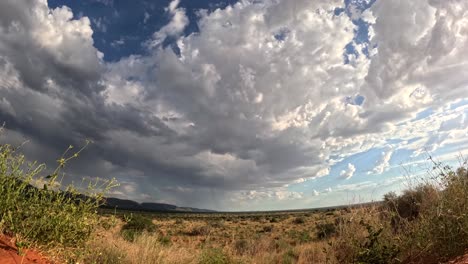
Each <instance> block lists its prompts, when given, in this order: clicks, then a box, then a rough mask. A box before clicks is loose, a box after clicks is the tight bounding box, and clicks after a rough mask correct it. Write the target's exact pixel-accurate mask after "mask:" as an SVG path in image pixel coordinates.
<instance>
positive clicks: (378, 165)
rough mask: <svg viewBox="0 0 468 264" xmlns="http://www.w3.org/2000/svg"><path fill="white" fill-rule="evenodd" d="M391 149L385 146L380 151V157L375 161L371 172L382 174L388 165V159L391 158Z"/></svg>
mask: <svg viewBox="0 0 468 264" xmlns="http://www.w3.org/2000/svg"><path fill="white" fill-rule="evenodd" d="M392 154H393V150H392V148H391V147H387V148H386V149H385V150H384V151H382V152H381V153H380V157H379V158H378V159H377V161H376V162H375V167H374V169H373V170H372V173H375V174H382V173H383V172H384V171H385V170H386V169H387V168H388V167H389V166H390V164H389V161H390V159H391V158H392Z"/></svg>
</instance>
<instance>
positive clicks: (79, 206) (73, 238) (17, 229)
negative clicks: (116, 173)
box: [0, 142, 116, 249]
mask: <svg viewBox="0 0 468 264" xmlns="http://www.w3.org/2000/svg"><path fill="white" fill-rule="evenodd" d="M88 143H89V142H87V144H88ZM72 148H73V147H72V146H70V147H69V148H68V149H67V151H65V153H64V154H63V155H62V157H61V158H60V159H59V160H58V161H57V162H58V163H59V165H58V166H57V168H56V169H55V170H54V171H53V173H52V174H50V175H48V176H46V177H40V176H39V175H40V174H41V173H42V172H43V171H44V169H45V165H44V164H37V163H35V162H34V163H27V162H26V159H25V157H24V156H23V155H22V154H20V153H18V152H17V149H15V148H13V147H12V146H10V145H0V226H1V227H2V228H3V229H4V231H6V232H10V233H13V234H15V235H16V237H17V239H18V240H19V242H18V243H19V244H20V246H23V245H26V244H28V242H35V243H39V244H42V245H48V246H54V245H63V246H74V247H77V246H82V245H84V242H85V241H87V240H88V238H89V236H90V235H91V233H92V231H93V230H94V228H95V227H96V224H97V214H96V210H97V208H98V207H99V205H101V204H102V202H103V194H104V193H105V192H107V191H108V190H109V189H110V188H112V187H114V186H116V184H115V183H114V181H107V182H106V181H100V180H96V181H94V182H87V185H88V188H87V190H85V191H84V194H85V195H82V194H80V193H79V192H78V190H77V189H76V188H75V187H74V186H72V185H70V186H67V187H64V186H62V185H61V179H58V178H59V176H60V175H63V174H60V171H61V169H63V168H64V167H65V165H66V164H67V162H68V161H69V160H71V159H73V158H76V157H78V155H79V154H80V152H81V151H82V150H83V149H84V148H81V149H80V150H78V151H77V152H75V153H73V154H69V156H67V153H68V152H69V151H70V150H71V149H72ZM20 249H21V248H20Z"/></svg>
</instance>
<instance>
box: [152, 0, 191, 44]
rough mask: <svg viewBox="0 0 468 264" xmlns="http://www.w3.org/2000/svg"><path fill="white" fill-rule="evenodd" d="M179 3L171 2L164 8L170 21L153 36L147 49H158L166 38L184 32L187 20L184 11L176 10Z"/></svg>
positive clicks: (174, 0)
mask: <svg viewBox="0 0 468 264" xmlns="http://www.w3.org/2000/svg"><path fill="white" fill-rule="evenodd" d="M179 3H180V0H173V1H172V2H171V3H169V7H168V8H166V11H167V12H169V14H170V15H171V16H172V18H171V21H170V22H169V24H167V25H165V26H163V27H162V28H161V29H160V30H159V31H157V32H155V33H154V34H153V39H152V40H151V41H149V42H148V44H147V45H148V47H150V48H154V47H158V46H159V45H161V44H162V43H163V42H164V40H165V39H166V38H167V37H178V36H180V35H181V34H182V33H183V32H184V29H185V27H186V26H187V25H188V23H189V20H188V17H187V15H186V14H185V9H183V8H178V6H179ZM145 20H146V16H145Z"/></svg>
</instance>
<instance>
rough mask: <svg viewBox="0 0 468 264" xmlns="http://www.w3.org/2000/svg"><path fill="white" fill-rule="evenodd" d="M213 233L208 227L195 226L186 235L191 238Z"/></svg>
mask: <svg viewBox="0 0 468 264" xmlns="http://www.w3.org/2000/svg"><path fill="white" fill-rule="evenodd" d="M210 232H211V228H210V226H208V225H204V226H195V227H193V228H192V229H191V230H190V231H189V232H187V233H186V234H187V235H189V236H206V235H209V234H210Z"/></svg>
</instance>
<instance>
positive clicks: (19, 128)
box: [0, 0, 468, 211]
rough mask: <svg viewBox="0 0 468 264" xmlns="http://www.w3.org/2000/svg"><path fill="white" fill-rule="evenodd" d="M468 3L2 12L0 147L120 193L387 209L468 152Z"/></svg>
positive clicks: (180, 4) (100, 0) (246, 204)
mask: <svg viewBox="0 0 468 264" xmlns="http://www.w3.org/2000/svg"><path fill="white" fill-rule="evenodd" d="M467 72H468V1H465V0H452V1H446V0H418V1H385V0H376V1H374V0H344V1H343V0H330V1H322V0H294V1H286V0H241V1H234V0H229V1H215V0H202V1H190V0H172V1H170V0H168V1H165V0H164V1H163V0H160V1H149V0H145V1H144V0H135V1H124V0H82V1H73V0H50V1H46V0H5V1H1V2H0V121H1V122H4V123H5V131H4V132H3V133H2V134H1V135H0V142H2V143H9V144H13V145H19V144H21V143H23V142H25V141H27V143H25V144H24V145H23V146H22V147H21V150H22V151H23V153H24V154H25V155H26V156H27V157H28V158H29V159H30V160H38V161H39V162H44V163H46V164H47V165H48V168H49V169H50V168H53V167H54V166H55V164H56V159H57V158H58V157H60V155H61V153H62V152H63V151H64V150H65V149H66V148H67V147H68V146H69V145H74V146H77V147H78V146H82V145H83V144H84V142H85V140H86V139H90V140H92V141H93V144H91V145H90V146H88V147H87V148H86V150H85V151H84V152H83V153H82V155H80V157H79V158H78V159H75V160H73V162H71V163H70V164H69V166H67V167H66V169H65V172H66V173H67V175H66V177H65V178H64V181H65V182H67V183H70V182H80V179H82V178H93V177H100V178H104V179H110V178H113V177H114V178H116V179H117V180H118V181H119V182H120V186H119V187H118V188H115V189H113V190H112V191H111V193H110V194H109V195H110V196H114V197H119V198H125V199H132V200H135V201H139V202H163V203H170V204H176V205H178V206H192V207H199V208H206V209H214V210H223V211H226V210H228V211H239V210H240V211H245V210H279V209H298V208H313V207H324V206H333V205H343V204H351V203H357V202H368V201H373V200H380V199H381V198H382V196H383V194H385V193H387V192H389V191H397V192H398V191H401V190H402V189H404V188H406V187H408V185H409V184H411V182H414V181H418V180H423V179H424V177H426V175H427V173H426V171H427V169H428V168H430V167H431V164H430V163H429V162H428V161H427V158H428V156H429V155H431V156H433V157H435V158H436V159H437V160H439V161H442V162H444V163H445V164H449V165H452V166H456V165H457V159H458V157H460V155H462V156H463V155H464V156H465V157H466V155H468V153H467V150H468V119H467V114H468V75H467V74H466V73H467Z"/></svg>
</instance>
